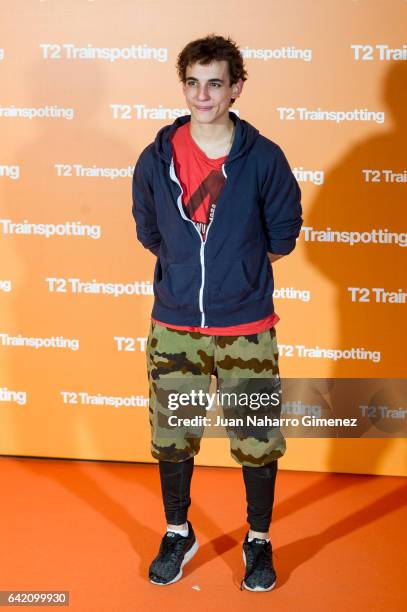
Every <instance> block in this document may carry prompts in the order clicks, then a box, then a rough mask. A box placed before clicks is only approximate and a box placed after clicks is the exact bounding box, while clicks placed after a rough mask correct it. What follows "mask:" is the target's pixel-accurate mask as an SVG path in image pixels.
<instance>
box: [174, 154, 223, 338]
mask: <svg viewBox="0 0 407 612" xmlns="http://www.w3.org/2000/svg"><path fill="white" fill-rule="evenodd" d="M222 172H223V174H224V176H225V178H227V174H226V171H225V164H224V163H223V164H222ZM170 179H171V180H172V181H174V183H176V184H177V185H178V187H179V188H180V190H181V193H180V195H179V196H178V198H177V206H178V210H179V212H180V214H181V217H182V218H183V219H184V220H185V221H189V223H192V225H193V226H194V228H195V230H196V231H197V232H198V236H199V239H200V241H201V248H200V251H199V261H200V264H201V286H200V288H199V300H198V303H199V310H200V313H201V325H200V327H209V325H205V311H204V307H203V292H204V287H205V244H206V241H207V240H208V234H209V228H210V227H211V225H212V223H213V220H214V218H215V213H216V208H215V211H214V213H213V215H212V219H211V221H210V223H209V225H208V227H207V229H206V238H205V240H203V239H202V236H201V232H200V231H199V229H198V228H197V227H196V225H195V223H194V222H193V221H192V219H189V218H188V217H187V216H186V214H185V212H184V208H183V205H182V196H183V194H184V190H183V189H182V185H181V183H180V182H179V180H178V177H177V175H176V173H175V168H174V158H173V157H172V158H171V164H170Z"/></svg>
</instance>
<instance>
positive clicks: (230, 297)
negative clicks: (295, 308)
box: [209, 254, 273, 304]
mask: <svg viewBox="0 0 407 612" xmlns="http://www.w3.org/2000/svg"><path fill="white" fill-rule="evenodd" d="M209 287H210V289H209V296H210V301H211V303H213V304H224V303H226V302H229V303H231V302H232V303H233V302H234V303H235V304H239V303H241V302H245V301H252V300H259V299H262V298H264V297H265V296H266V295H271V294H272V293H273V276H272V271H271V266H270V264H269V261H268V259H267V256H262V257H260V256H257V254H256V255H255V256H248V257H246V258H245V259H244V260H239V261H234V262H229V263H223V264H218V263H217V264H216V265H214V266H213V268H212V269H211V272H210V281H209Z"/></svg>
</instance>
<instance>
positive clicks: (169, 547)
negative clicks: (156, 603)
mask: <svg viewBox="0 0 407 612" xmlns="http://www.w3.org/2000/svg"><path fill="white" fill-rule="evenodd" d="M188 529H189V532H188V535H187V537H186V538H184V537H183V536H182V535H180V534H179V533H176V532H175V531H167V533H166V534H165V536H164V537H163V539H162V540H161V546H160V550H159V551H158V555H157V556H156V558H155V559H154V561H153V562H152V564H151V565H150V570H149V578H150V582H152V583H153V584H159V585H166V584H172V583H173V582H177V580H179V579H180V578H182V568H183V567H184V565H185V564H186V563H188V561H190V559H192V557H193V556H194V554H195V553H196V551H197V550H198V540H197V539H196V537H195V533H194V530H193V529H192V525H191V523H190V522H189V521H188Z"/></svg>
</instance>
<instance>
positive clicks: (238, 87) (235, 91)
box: [232, 79, 244, 100]
mask: <svg viewBox="0 0 407 612" xmlns="http://www.w3.org/2000/svg"><path fill="white" fill-rule="evenodd" d="M243 85H244V81H243V79H239V80H238V81H237V83H234V84H233V85H232V98H233V99H234V100H236V98H238V97H239V96H240V94H241V93H242V89H243Z"/></svg>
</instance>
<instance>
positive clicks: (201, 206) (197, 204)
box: [185, 170, 225, 240]
mask: <svg viewBox="0 0 407 612" xmlns="http://www.w3.org/2000/svg"><path fill="white" fill-rule="evenodd" d="M224 183H225V177H224V175H223V173H222V171H219V170H211V172H210V173H209V174H208V176H207V177H206V179H204V180H203V181H202V183H201V184H200V185H199V187H198V189H196V190H195V192H194V193H193V194H192V195H191V197H190V198H189V200H187V201H186V202H185V208H186V210H187V213H188V215H189V218H190V219H191V220H192V221H194V223H195V227H197V228H198V230H199V231H200V233H201V236H202V240H205V238H206V230H207V229H208V225H209V223H210V222H211V221H212V218H213V215H214V212H215V207H216V202H217V201H218V198H219V194H220V192H221V191H222V187H223V185H224Z"/></svg>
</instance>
